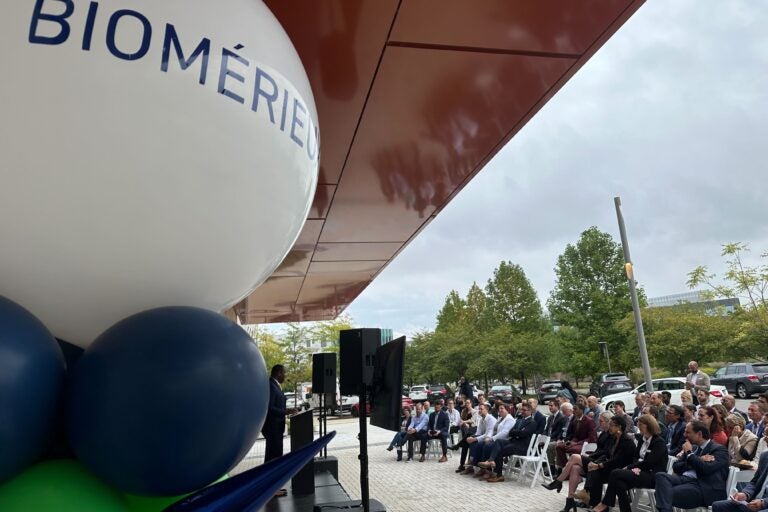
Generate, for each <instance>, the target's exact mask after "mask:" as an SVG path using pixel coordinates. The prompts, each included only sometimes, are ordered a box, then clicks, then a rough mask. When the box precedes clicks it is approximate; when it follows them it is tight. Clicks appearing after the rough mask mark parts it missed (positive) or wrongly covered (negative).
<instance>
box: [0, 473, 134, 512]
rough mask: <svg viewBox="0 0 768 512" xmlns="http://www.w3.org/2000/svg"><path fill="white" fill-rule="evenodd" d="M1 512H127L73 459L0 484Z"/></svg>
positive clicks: (115, 494)
mask: <svg viewBox="0 0 768 512" xmlns="http://www.w3.org/2000/svg"><path fill="white" fill-rule="evenodd" d="M0 510H2V511H3V512H32V511H35V512H36V511H48V510H50V511H56V512H129V509H128V505H127V503H126V502H125V500H124V499H123V497H122V496H121V495H120V493H119V492H117V491H116V490H114V489H113V488H111V487H109V486H108V485H106V484H104V483H102V482H101V481H100V480H99V479H98V478H96V477H95V476H93V475H92V474H91V473H89V472H88V471H87V470H86V469H85V468H84V467H83V466H81V465H80V464H79V463H78V462H77V461H74V460H48V461H44V462H41V463H39V464H36V465H34V466H32V467H31V468H29V469H28V470H26V471H24V472H23V473H21V474H19V475H17V476H16V477H14V478H12V479H11V480H8V481H7V482H5V483H4V484H2V485H0Z"/></svg>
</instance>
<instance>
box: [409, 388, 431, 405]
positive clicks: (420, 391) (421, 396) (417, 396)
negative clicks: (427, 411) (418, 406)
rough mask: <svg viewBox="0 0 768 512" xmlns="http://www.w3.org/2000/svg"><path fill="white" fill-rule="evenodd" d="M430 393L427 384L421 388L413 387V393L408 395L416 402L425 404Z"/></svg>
mask: <svg viewBox="0 0 768 512" xmlns="http://www.w3.org/2000/svg"><path fill="white" fill-rule="evenodd" d="M428 393H429V388H428V387H427V385H426V384H425V385H421V386H413V387H411V392H410V393H408V397H409V398H410V399H411V400H413V401H414V402H423V401H424V400H426V399H427V394H428Z"/></svg>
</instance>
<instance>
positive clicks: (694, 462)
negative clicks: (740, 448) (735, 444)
mask: <svg viewBox="0 0 768 512" xmlns="http://www.w3.org/2000/svg"><path fill="white" fill-rule="evenodd" d="M703 455H713V456H714V457H715V460H713V461H711V462H704V461H703V460H701V457H702V456H703ZM728 466H729V462H728V450H727V449H726V448H725V446H723V445H721V444H717V443H715V442H714V441H710V442H709V443H707V446H706V448H704V450H703V451H702V452H701V453H700V454H699V455H694V454H692V453H691V454H688V455H685V456H683V458H682V459H681V460H678V461H677V462H675V464H674V465H673V466H672V470H673V471H674V472H675V473H677V474H678V475H682V474H683V473H685V472H686V471H687V470H689V469H693V470H694V471H696V477H697V479H698V481H699V487H700V488H701V494H702V496H703V497H704V503H707V504H711V503H713V502H715V501H717V500H724V499H726V498H727V497H728V496H727V495H726V493H727V491H726V488H725V481H726V479H727V478H728Z"/></svg>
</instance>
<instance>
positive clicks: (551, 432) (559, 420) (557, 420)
mask: <svg viewBox="0 0 768 512" xmlns="http://www.w3.org/2000/svg"><path fill="white" fill-rule="evenodd" d="M566 421H567V418H566V417H565V416H564V415H563V413H561V412H560V411H557V412H556V413H555V414H552V415H550V416H549V418H547V425H546V427H545V428H544V434H546V435H548V436H549V438H550V439H553V440H557V439H560V438H562V437H563V428H565V423H566Z"/></svg>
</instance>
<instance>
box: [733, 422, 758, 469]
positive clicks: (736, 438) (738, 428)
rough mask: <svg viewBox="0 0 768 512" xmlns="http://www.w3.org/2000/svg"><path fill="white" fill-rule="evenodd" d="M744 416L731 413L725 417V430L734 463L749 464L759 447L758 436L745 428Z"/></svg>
mask: <svg viewBox="0 0 768 512" xmlns="http://www.w3.org/2000/svg"><path fill="white" fill-rule="evenodd" d="M744 425H745V423H744V418H742V417H741V415H739V414H729V415H728V416H727V417H726V418H725V432H726V433H727V434H728V455H729V456H730V457H731V463H732V464H738V463H740V462H741V463H743V464H749V463H750V461H751V460H752V459H753V458H754V456H755V450H756V449H757V436H756V435H755V434H753V433H752V431H751V430H748V429H745V428H744Z"/></svg>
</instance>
